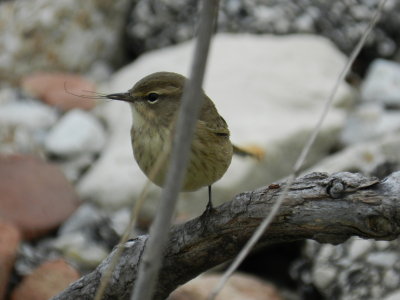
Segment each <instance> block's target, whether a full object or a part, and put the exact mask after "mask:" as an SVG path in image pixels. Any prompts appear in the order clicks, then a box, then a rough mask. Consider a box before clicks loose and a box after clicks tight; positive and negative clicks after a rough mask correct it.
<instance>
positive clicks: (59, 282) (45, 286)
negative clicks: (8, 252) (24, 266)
mask: <svg viewBox="0 0 400 300" xmlns="http://www.w3.org/2000/svg"><path fill="white" fill-rule="evenodd" d="M78 278H79V273H78V271H76V270H75V269H74V268H73V267H71V266H70V265H69V264H67V263H66V262H65V261H64V260H62V259H58V260H54V261H48V262H45V263H43V264H42V265H41V266H39V267H38V268H36V269H35V270H33V272H32V273H31V274H30V275H28V276H26V277H25V278H24V279H23V280H22V282H21V283H20V284H19V285H18V286H17V287H16V289H15V290H14V291H13V292H12V294H11V300H27V299H29V300H48V299H50V298H51V297H53V296H55V295H57V294H58V293H59V292H61V291H62V290H64V289H65V288H66V287H68V285H69V284H70V283H72V282H74V281H76V280H77V279H78Z"/></svg>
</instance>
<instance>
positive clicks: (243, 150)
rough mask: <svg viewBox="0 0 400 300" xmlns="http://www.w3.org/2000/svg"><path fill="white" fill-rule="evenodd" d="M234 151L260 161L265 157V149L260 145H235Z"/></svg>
mask: <svg viewBox="0 0 400 300" xmlns="http://www.w3.org/2000/svg"><path fill="white" fill-rule="evenodd" d="M233 153H234V154H236V155H239V156H243V157H246V156H250V157H252V158H254V159H256V160H258V161H260V160H263V159H264V157H265V151H264V150H263V149H261V147H258V146H248V147H238V146H236V145H233Z"/></svg>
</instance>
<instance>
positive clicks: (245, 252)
mask: <svg viewBox="0 0 400 300" xmlns="http://www.w3.org/2000/svg"><path fill="white" fill-rule="evenodd" d="M385 2H386V0H381V1H380V2H379V5H378V8H377V10H376V11H375V14H374V16H373V17H372V19H371V21H370V22H369V24H368V26H367V28H366V30H365V32H364V33H363V35H362V37H361V39H360V41H359V42H358V43H357V45H356V47H355V48H354V50H353V51H352V53H351V55H350V57H349V58H348V60H347V62H346V64H345V66H344V68H343V70H342V71H341V73H340V75H339V77H338V79H337V80H336V82H335V85H334V87H333V89H332V91H331V93H330V94H329V97H328V99H327V100H326V102H325V105H324V108H323V111H322V114H321V116H320V118H319V120H318V122H317V124H316V126H315V128H314V130H313V132H312V133H311V135H310V137H309V138H308V140H307V142H306V144H305V146H304V147H303V150H302V151H301V153H300V155H299V157H298V159H297V161H296V163H295V164H294V166H293V170H292V173H291V174H290V175H289V177H288V181H287V185H286V186H285V189H284V190H283V192H282V194H280V195H279V197H278V199H277V201H276V202H275V204H274V205H273V207H272V208H271V212H270V213H269V214H268V215H267V217H266V218H265V219H264V220H263V221H262V222H261V224H260V225H259V226H258V227H257V229H256V231H255V232H254V234H253V235H252V237H251V238H250V239H249V240H248V242H247V243H246V245H245V246H244V247H243V249H242V250H241V251H240V253H239V254H238V255H237V256H236V258H235V259H234V261H233V262H232V264H231V265H230V266H229V268H228V269H227V270H226V271H225V273H224V275H223V276H222V278H221V279H220V281H219V282H218V284H217V286H216V287H215V288H214V289H213V291H212V292H211V293H210V295H209V297H208V299H209V300H214V299H215V297H216V296H217V295H218V293H219V292H220V291H221V290H222V288H223V287H224V285H225V283H226V282H227V281H228V279H229V277H230V276H231V275H232V274H233V272H234V271H235V270H236V269H237V268H238V267H239V265H240V264H241V263H242V261H243V260H244V259H245V257H246V256H247V255H248V254H249V253H250V251H251V249H252V248H253V247H254V245H255V244H256V243H257V241H258V240H259V239H260V237H261V236H262V234H263V233H264V232H265V230H266V229H267V227H268V226H269V224H270V223H271V221H272V220H273V219H274V217H275V216H276V214H277V213H278V210H279V208H280V206H281V205H282V202H283V200H284V199H285V197H286V195H287V193H288V191H289V189H290V187H291V185H292V184H293V181H294V179H295V178H296V176H298V173H299V171H300V169H301V167H302V166H303V164H304V161H305V159H306V157H307V155H308V153H309V151H310V149H311V146H312V145H313V143H314V141H315V139H316V137H317V135H318V133H319V131H320V129H321V126H322V123H323V122H324V120H325V118H326V116H327V114H328V112H329V109H330V108H331V106H332V102H333V99H334V96H335V95H336V93H337V90H338V88H339V85H340V84H341V83H342V82H343V80H344V78H345V76H346V74H347V73H348V71H349V69H350V67H351V66H352V64H353V62H354V60H355V59H356V57H357V55H358V54H359V53H360V50H361V49H362V47H363V45H364V44H365V41H366V39H367V37H368V35H369V34H370V32H371V30H372V29H373V28H374V26H375V24H376V22H377V21H378V19H379V16H380V13H381V11H382V9H383V7H384V5H385Z"/></svg>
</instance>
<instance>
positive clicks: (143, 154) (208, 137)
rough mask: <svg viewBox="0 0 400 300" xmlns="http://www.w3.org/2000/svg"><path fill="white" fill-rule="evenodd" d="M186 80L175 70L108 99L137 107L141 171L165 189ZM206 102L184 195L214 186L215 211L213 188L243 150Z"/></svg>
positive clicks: (136, 146) (136, 135) (134, 132)
mask: <svg viewBox="0 0 400 300" xmlns="http://www.w3.org/2000/svg"><path fill="white" fill-rule="evenodd" d="M186 80H187V79H186V78H185V77H184V76H182V75H179V74H176V73H170V72H158V73H154V74H151V75H148V76H146V77H144V78H143V79H141V80H140V81H139V82H137V83H136V84H135V85H134V86H133V88H132V89H130V90H129V91H128V92H126V93H117V94H110V95H106V96H105V97H106V98H109V99H113V100H121V101H126V102H129V104H130V106H131V108H132V116H133V124H132V129H131V138H132V148H133V153H134V157H135V159H136V161H137V163H138V165H139V167H140V169H141V170H142V171H143V172H144V173H145V174H146V176H147V177H149V179H150V180H151V181H152V182H154V183H155V184H157V185H159V186H162V185H163V183H164V178H165V175H166V171H167V167H168V158H169V151H170V143H171V133H172V132H173V130H174V124H175V120H176V117H177V112H178V109H179V106H180V102H181V98H182V93H183V88H184V85H185V82H186ZM203 97H204V102H203V106H202V107H201V110H200V114H199V118H198V120H197V123H196V130H195V133H194V137H193V141H192V145H191V153H190V158H189V164H188V167H187V170H186V174H185V177H184V182H183V188H182V190H183V191H194V190H197V189H199V188H201V187H204V186H208V187H209V201H208V205H207V208H208V209H209V208H212V202H211V185H212V184H213V183H214V182H215V181H217V180H218V179H220V178H221V177H222V175H224V173H225V172H226V170H227V169H228V167H229V165H230V163H231V159H232V153H233V151H234V150H236V151H237V152H238V153H241V154H243V153H244V152H243V150H242V149H239V148H237V147H235V146H233V145H232V143H231V141H230V140H229V130H228V126H227V124H226V122H225V120H224V119H223V118H222V117H221V116H220V115H219V114H218V111H217V109H216V108H215V105H214V103H213V102H212V101H211V99H210V98H209V97H207V95H205V94H204V92H203ZM165 151H167V153H166V156H165V158H166V159H165V160H164V162H162V163H161V164H160V166H159V168H158V170H157V171H158V172H157V174H156V175H155V176H151V175H150V174H151V172H152V169H153V168H154V165H155V163H156V161H157V158H158V157H160V155H162V153H163V152H165Z"/></svg>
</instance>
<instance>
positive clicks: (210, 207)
mask: <svg viewBox="0 0 400 300" xmlns="http://www.w3.org/2000/svg"><path fill="white" fill-rule="evenodd" d="M211 196H212V195H211V185H209V186H208V202H207V207H206V213H209V212H211V211H212V210H213V209H214V207H213V204H212V197H211Z"/></svg>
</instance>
